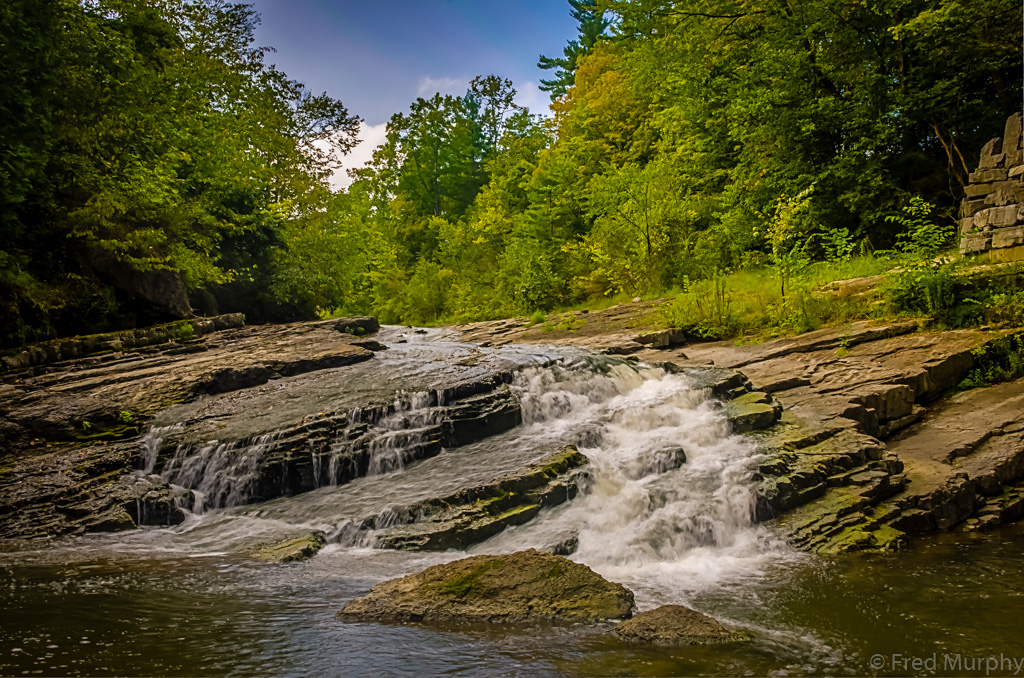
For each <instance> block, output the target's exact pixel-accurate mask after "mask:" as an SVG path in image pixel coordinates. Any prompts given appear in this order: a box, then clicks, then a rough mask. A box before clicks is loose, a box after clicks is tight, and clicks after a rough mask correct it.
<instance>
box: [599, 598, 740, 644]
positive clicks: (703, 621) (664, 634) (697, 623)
mask: <svg viewBox="0 0 1024 678" xmlns="http://www.w3.org/2000/svg"><path fill="white" fill-rule="evenodd" d="M615 633H616V634H617V635H618V636H619V637H620V638H622V639H623V640H627V641H629V642H631V643H645V644H650V645H665V646H678V645H717V644H720V643H734V642H741V641H746V640H750V639H751V636H750V634H749V633H747V632H746V631H730V630H728V629H726V628H724V627H723V626H722V625H721V624H720V623H718V621H717V620H715V619H712V618H711V617H709V616H707V615H705V614H701V613H700V612H697V611H696V610H691V609H690V608H688V607H684V606H682V605H663V606H661V607H659V608H657V609H654V610H649V611H647V612H641V613H640V614H638V615H636V616H635V617H633V618H632V619H628V620H626V621H624V622H622V623H620V624H619V625H618V626H616V627H615Z"/></svg>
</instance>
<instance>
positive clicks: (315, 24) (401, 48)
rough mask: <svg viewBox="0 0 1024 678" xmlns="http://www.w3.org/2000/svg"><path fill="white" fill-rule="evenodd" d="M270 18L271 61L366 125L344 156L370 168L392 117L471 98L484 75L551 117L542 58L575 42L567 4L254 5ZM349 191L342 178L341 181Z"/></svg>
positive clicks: (536, 0)
mask: <svg viewBox="0 0 1024 678" xmlns="http://www.w3.org/2000/svg"><path fill="white" fill-rule="evenodd" d="M249 2H251V3H252V4H253V5H254V6H255V8H256V11H257V12H259V13H260V15H261V17H262V23H261V24H260V26H259V28H258V29H257V31H256V42H257V44H259V45H260V46H267V47H273V48H274V49H276V50H277V51H276V53H274V54H270V55H268V56H267V60H268V61H269V62H271V63H275V64H277V66H278V67H279V68H280V69H281V70H282V71H284V72H285V73H287V74H288V75H289V77H291V78H294V79H296V80H300V81H302V82H304V83H305V84H306V86H307V87H308V88H309V89H310V90H311V91H313V92H314V93H320V92H327V93H328V94H330V95H331V96H332V97H334V98H336V99H340V100H341V101H342V102H343V103H344V104H345V106H346V107H348V110H349V112H350V113H352V114H355V115H358V116H359V117H360V118H362V119H363V124H362V125H361V126H360V135H359V136H360V138H361V139H362V140H363V141H362V143H360V144H359V145H358V146H357V147H356V148H355V150H353V151H352V153H351V154H350V155H349V156H348V157H347V158H346V160H345V166H346V167H356V166H360V165H362V164H363V163H364V162H365V161H367V160H369V159H370V156H371V155H372V153H373V149H374V148H375V147H376V146H377V145H378V144H379V143H381V142H382V141H383V140H384V130H385V126H386V124H387V121H388V119H389V118H390V117H391V115H392V114H394V113H398V112H403V111H407V110H408V108H409V105H410V104H411V103H412V102H413V101H415V99H416V98H417V97H420V96H422V97H430V96H433V94H434V93H435V92H441V93H442V94H458V95H461V94H464V93H465V91H466V88H467V87H468V85H469V81H470V80H471V79H472V78H473V77H474V76H477V75H491V74H494V75H498V76H501V77H504V78H509V79H510V80H512V82H513V85H514V87H515V88H516V90H517V91H518V97H517V103H519V104H520V105H524V106H527V107H528V108H529V109H530V110H531V111H532V112H535V113H543V112H544V111H545V110H546V107H547V104H548V101H549V99H548V95H547V93H546V92H542V91H540V90H539V89H538V87H537V85H538V83H539V80H540V79H541V78H542V77H543V78H548V77H551V75H552V74H551V73H550V72H548V71H542V70H541V69H539V68H537V58H538V56H539V55H541V54H545V55H548V56H561V54H562V49H563V47H565V43H566V42H567V41H568V40H570V39H572V38H574V37H575V35H576V23H575V21H574V20H573V18H572V17H571V16H570V15H569V4H568V2H565V0H249ZM332 183H334V184H335V185H336V186H343V185H346V184H347V183H348V181H347V178H346V177H345V175H344V173H339V174H337V175H336V176H335V181H333V182H332Z"/></svg>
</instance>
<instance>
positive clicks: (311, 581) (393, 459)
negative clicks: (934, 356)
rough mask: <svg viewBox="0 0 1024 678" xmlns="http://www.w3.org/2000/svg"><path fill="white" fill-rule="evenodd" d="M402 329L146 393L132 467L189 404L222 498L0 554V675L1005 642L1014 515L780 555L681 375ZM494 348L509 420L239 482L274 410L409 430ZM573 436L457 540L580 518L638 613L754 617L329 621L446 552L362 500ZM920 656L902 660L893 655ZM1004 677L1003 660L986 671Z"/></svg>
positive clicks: (362, 671) (803, 652) (830, 655)
mask: <svg viewBox="0 0 1024 678" xmlns="http://www.w3.org/2000/svg"><path fill="white" fill-rule="evenodd" d="M400 334H403V332H402V331H401V330H397V329H389V330H386V331H385V333H383V334H382V336H383V338H382V341H384V342H385V343H388V344H390V345H391V346H392V348H391V349H390V350H389V351H388V352H386V353H385V354H383V355H386V356H387V357H386V358H385V357H383V355H382V357H381V359H380V360H378V361H377V363H376V364H375V365H371V364H370V363H364V364H363V365H362V366H353V367H349V368H343V369H342V370H325V371H321V372H319V373H316V375H315V376H313V377H310V376H306V377H302V378H293V379H291V380H280V381H281V382H282V383H277V384H272V385H271V386H270V387H268V388H267V389H265V391H264V392H263V393H255V394H249V395H248V396H247V398H248V400H246V401H245V402H244V403H241V406H239V403H238V402H237V401H232V400H231V398H233V397H237V396H222V397H220V398H211V399H206V400H204V401H202V402H199V403H196V404H192V405H189V406H185V407H184V408H180V409H179V410H177V411H175V412H171V413H168V414H167V415H165V416H164V417H163V418H162V419H163V420H162V421H160V422H158V423H159V424H160V427H158V428H157V429H155V431H154V435H152V436H150V437H149V439H148V440H147V444H148V446H149V448H148V451H147V452H144V453H142V454H141V456H142V458H143V462H142V463H143V465H144V466H148V467H149V468H145V469H141V470H140V473H145V472H149V471H152V470H153V460H154V459H155V453H156V451H157V448H158V447H159V445H160V442H159V438H160V435H162V434H164V433H166V432H169V431H171V430H172V428H171V427H173V426H175V424H177V425H178V426H179V427H180V426H182V425H184V422H192V421H195V422H200V425H199V426H196V427H194V429H195V430H190V432H189V434H188V435H189V436H191V443H188V444H190V445H192V447H190V448H188V449H190V450H193V451H194V452H195V453H196V454H198V453H200V452H201V453H202V454H205V455H206V456H205V457H203V459H204V461H203V462H202V464H199V463H198V462H196V463H193V464H192V465H191V466H189V467H188V469H189V470H188V472H187V473H184V472H183V469H184V468H185V466H184V458H186V457H189V455H183V454H181V453H180V451H181V449H185V447H182V448H179V456H182V457H183V461H182V463H181V464H178V465H175V464H168V465H166V467H165V469H164V471H163V472H164V473H165V474H166V477H167V478H168V479H170V480H172V481H174V482H180V483H182V484H186V485H188V486H189V487H192V488H194V489H201V491H203V492H204V493H205V496H206V497H208V498H209V497H213V496H216V497H218V498H219V499H217V500H216V501H212V500H211V501H208V502H202V503H200V505H199V506H197V512H196V513H195V514H193V515H191V516H190V517H189V518H188V520H186V522H185V523H183V524H182V525H179V526H175V527H171V528H143V529H139V530H136V531H133V532H129V533H121V534H116V535H92V536H88V537H83V538H77V539H71V540H65V541H61V542H58V543H55V544H47V545H45V546H43V547H33V548H20V549H18V550H13V551H12V550H8V551H7V552H4V553H0V571H2V572H3V580H2V581H3V584H0V586H2V589H0V590H2V591H3V594H2V596H0V603H2V609H0V673H3V674H4V675H225V674H232V675H275V676H276V675H367V676H370V675H374V676H375V675H424V674H429V675H436V674H472V675H480V674H484V675H507V674H513V675H516V674H518V675H531V676H532V675H651V676H654V675H693V674H704V675H709V674H711V675H764V674H773V675H805V674H814V673H816V674H836V675H862V674H868V673H870V674H875V673H881V674H887V673H895V674H903V673H922V672H927V671H928V668H929V667H930V666H932V665H935V669H936V671H935V672H936V673H939V674H957V675H983V674H984V670H982V671H981V672H979V671H978V670H977V667H978V664H977V663H976V659H977V658H987V657H989V656H992V655H995V656H998V655H1000V653H1001V654H1003V655H1005V656H1006V657H1014V658H1017V659H1020V658H1022V657H1024V645H1022V644H1021V641H1020V640H1019V622H1018V621H1017V620H1020V619H1024V568H1021V567H1020V566H1019V563H1020V557H1021V547H1022V546H1024V532H1022V530H1021V529H1020V528H1016V527H1015V528H1006V529H1004V530H1002V531H997V532H992V533H988V534H985V535H977V534H963V533H959V534H958V533H953V534H948V535H943V536H941V537H936V538H933V539H928V540H921V541H919V542H918V543H917V544H916V545H915V546H914V547H913V548H911V549H908V550H906V551H904V552H902V553H898V554H894V555H886V556H879V555H869V556H854V557H849V558H843V559H838V560H824V559H821V558H816V557H811V556H808V555H806V554H800V553H797V552H795V551H794V550H792V549H791V548H789V547H788V546H787V545H786V544H785V542H784V541H783V540H782V539H780V537H779V536H778V535H777V534H775V533H774V532H773V531H772V530H771V529H769V528H767V527H764V526H759V525H755V524H753V522H752V520H751V515H752V494H751V485H752V475H753V470H754V469H755V468H756V464H757V461H758V459H759V453H758V450H757V449H756V447H755V446H754V444H753V443H752V442H751V441H750V439H748V438H744V437H741V436H735V435H731V434H730V432H729V429H728V425H727V423H726V422H725V420H724V417H723V415H722V411H721V407H720V405H719V404H718V403H716V402H715V401H714V400H713V399H712V398H711V397H710V395H709V394H708V393H707V392H705V391H704V390H701V389H699V388H696V387H695V384H694V383H693V382H692V381H691V380H690V378H689V377H687V376H684V375H675V374H666V373H665V372H664V371H663V370H661V369H659V368H656V367H647V366H637V365H632V364H630V363H628V362H625V361H621V360H616V359H608V358H601V357H596V356H590V355H587V354H585V353H582V352H579V351H571V350H555V349H548V348H543V347H533V348H530V347H526V348H523V347H520V348H516V349H493V350H489V349H479V348H477V347H473V346H469V345H465V344H458V343H456V342H453V341H452V340H451V339H450V338H448V337H446V336H445V335H444V334H442V333H438V332H432V333H430V334H428V335H425V336H420V335H412V334H411V333H409V334H408V335H406V337H403V338H406V341H407V342H408V343H406V344H397V343H393V342H396V341H397V338H398V336H399V335H400ZM389 340H390V341H389ZM469 358H472V359H469ZM372 362H373V361H371V363H372ZM382 362H383V363H384V364H383V365H382V364H381V363H382ZM510 365H511V366H512V367H514V369H515V370H516V374H515V377H514V379H513V381H512V383H511V385H510V388H511V389H512V390H513V392H514V393H515V395H516V396H517V398H518V399H519V401H520V403H521V405H522V410H523V420H524V421H523V424H522V425H521V426H518V427H516V428H514V429H512V430H510V431H507V432H505V433H502V434H499V435H496V436H493V437H491V438H488V439H486V440H483V441H480V442H477V443H473V444H470V445H465V446H462V447H457V448H453V449H448V450H444V451H443V452H442V453H441V454H439V455H437V456H436V457H433V458H430V459H426V460H424V461H420V462H415V463H409V464H404V463H403V462H402V459H403V457H402V455H401V454H400V449H399V448H400V447H401V445H402V444H403V443H390V444H386V445H385V444H382V445H381V446H380V451H381V455H382V457H381V459H382V461H381V463H379V464H377V465H376V466H372V467H371V468H372V469H373V470H374V471H376V473H375V474H374V475H371V476H369V477H366V478H361V479H358V480H356V481H353V482H351V483H348V484H345V485H341V486H333V485H330V484H328V485H325V486H324V487H320V488H319V489H316V490H314V491H311V492H307V493H304V494H300V495H297V496H294V497H286V498H280V499H275V500H272V501H269V502H264V503H261V504H247V503H246V502H245V497H244V492H241V491H239V490H238V488H240V487H244V486H245V481H246V475H245V474H246V472H247V470H246V469H247V468H248V467H249V466H251V465H252V463H253V462H252V461H251V460H252V459H255V458H257V457H258V456H259V454H261V453H262V452H261V451H262V450H264V449H265V448H266V447H268V446H269V445H270V442H271V438H272V437H273V433H272V432H268V431H272V430H273V427H274V426H278V425H283V424H284V423H285V422H287V421H288V420H289V418H294V417H295V416H297V415H299V414H302V413H303V412H314V411H322V410H324V409H330V408H331V407H334V408H335V409H337V408H338V407H341V406H342V405H344V406H355V403H357V402H364V403H365V402H370V401H372V400H373V398H376V399H378V400H381V399H383V400H387V399H388V398H395V399H397V400H398V401H400V406H398V407H396V408H395V416H394V417H392V419H390V420H388V421H385V422H383V423H382V424H381V428H382V430H384V431H385V433H384V434H382V436H383V437H384V438H383V439H387V440H391V441H393V440H405V441H406V442H408V440H407V439H405V438H394V436H392V435H391V434H390V433H387V431H388V430H391V431H392V433H393V432H394V431H396V430H401V429H402V427H403V426H406V427H413V428H415V427H417V426H420V425H423V424H424V421H425V420H426V419H429V418H430V417H431V416H432V415H431V414H430V410H429V407H428V403H429V401H430V398H426V397H424V395H423V394H424V393H425V391H422V390H419V391H418V390H417V389H416V385H417V384H418V385H420V386H422V385H424V384H429V383H432V381H434V380H437V379H439V378H440V377H439V376H438V375H440V374H442V373H443V374H444V375H445V377H444V378H445V379H446V380H450V379H452V378H453V373H458V372H459V371H460V370H462V371H464V372H465V371H469V372H471V373H472V374H470V375H469V376H468V377H467V378H472V377H478V376H479V373H478V371H479V370H484V369H486V368H488V366H489V367H490V368H492V369H507V368H508V366H510ZM354 368H358V369H354ZM385 368H387V370H388V371H389V372H388V373H390V374H393V375H395V376H393V377H392V378H391V379H393V381H389V378H386V377H384V372H383V371H382V370H385ZM374 370H376V372H375V371H374ZM353 375H356V376H357V377H359V376H360V375H361V378H362V379H363V381H362V382H360V381H358V380H354V377H353ZM463 376H466V375H463ZM455 378H459V375H458V374H456V375H455ZM353 393H358V394H360V398H361V399H354V396H353ZM232 403H233V404H232ZM339 403H341V404H340V405H339ZM271 411H276V413H275V414H270V412H271ZM211 412H214V413H216V416H215V420H216V421H217V422H219V423H218V428H219V429H220V430H222V431H223V430H228V431H232V432H235V431H244V432H247V433H251V434H252V435H251V437H250V438H249V443H248V445H246V446H241V447H239V446H237V445H223V444H220V443H219V442H218V441H217V440H215V439H213V438H211V437H210V434H211V431H212V429H209V428H207V429H204V428H203V424H202V422H206V421H209V420H210V419H211V417H210V416H208V415H209V413H211ZM254 412H255V413H260V416H259V417H254V416H253V413H254ZM268 427H269V428H268ZM178 433H180V430H179V431H178ZM268 436H269V437H268ZM569 443H572V444H576V445H577V446H578V447H579V449H580V450H581V451H582V452H583V453H584V454H586V455H587V456H588V458H590V460H591V480H590V482H589V484H588V486H587V487H586V488H585V491H584V492H582V493H581V494H580V496H578V497H577V498H576V499H574V500H573V501H571V502H569V503H567V504H564V505H562V506H560V507H556V508H554V509H551V510H547V511H545V512H542V514H541V515H540V516H538V517H537V518H536V519H535V520H533V521H532V522H530V523H528V524H526V525H523V526H519V527H515V528H511V529H509V530H506V531H505V532H503V533H501V534H499V535H497V536H496V537H494V538H492V539H490V540H488V541H485V542H483V543H481V544H478V545H476V546H474V547H472V548H470V549H469V553H471V554H472V553H503V552H511V551H515V550H520V549H524V548H531V547H536V548H545V547H549V546H551V545H553V544H555V543H558V542H560V541H563V540H565V539H566V538H569V537H575V538H576V539H577V540H578V544H579V546H578V549H577V550H576V552H575V553H574V554H573V555H572V556H571V558H573V559H574V560H576V561H578V562H581V563H584V564H586V565H588V566H590V567H591V568H593V569H594V570H595V571H597V572H599V573H600V574H602V575H603V576H605V577H606V578H608V579H610V580H612V581H617V582H620V583H622V584H624V585H626V586H627V587H628V588H630V589H631V590H632V591H633V592H634V593H635V594H636V600H637V604H638V607H639V608H640V609H641V610H644V609H650V608H653V607H656V606H658V605H661V604H666V603H681V604H686V605H688V606H691V607H693V608H695V609H698V610H700V611H702V612H705V613H707V614H710V615H712V616H714V617H716V618H718V619H720V620H721V621H722V622H723V623H725V624H726V625H728V626H735V627H742V628H746V629H748V630H750V631H751V632H752V633H753V634H754V637H755V640H754V641H752V642H750V643H743V644H732V645H725V646H717V647H706V648H677V649H641V648H637V647H634V646H629V645H625V644H622V643H620V642H618V641H617V640H616V639H615V637H614V635H613V634H611V633H610V630H611V628H612V626H611V625H607V624H606V625H597V626H592V627H571V628H559V627H554V628H552V627H537V628H515V629H509V628H452V629H437V628H430V627H426V626H419V625H382V624H376V623H351V622H341V621H338V620H336V619H335V617H334V614H335V612H337V611H338V610H339V609H340V608H341V607H342V606H343V605H344V603H345V602H346V601H348V600H350V599H352V598H353V597H356V596H359V595H362V594H364V593H366V592H367V591H368V590H369V589H370V588H371V587H372V586H373V585H374V584H375V583H377V582H379V581H382V580H384V579H388V578H391V577H395V576H400V575H404V574H408V573H410V572H415V571H418V570H421V569H423V568H424V567H426V566H429V565H431V564H435V563H438V562H444V561H447V560H453V559H457V558H461V557H465V556H466V555H467V553H466V552H446V553H436V554H423V553H407V552H397V551H389V550H384V549H378V548H374V534H373V532H372V531H365V530H363V531H358V530H356V529H355V526H356V525H358V524H359V523H361V522H362V521H363V520H364V519H365V518H367V517H372V516H384V515H388V512H389V511H392V510H393V509H394V508H396V507H399V506H403V505H408V504H410V503H413V502H415V501H418V500H421V499H425V498H428V497H431V496H441V495H444V494H448V493H449V492H452V491H455V490H458V489H460V488H464V487H470V486H473V485H478V484H480V483H482V482H486V481H488V480H493V479H494V478H496V477H500V476H501V475H504V474H507V473H509V472H514V471H516V470H518V469H522V468H524V467H526V466H528V465H529V464H530V463H533V462H535V461H537V460H539V459H540V458H542V457H544V456H546V455H547V454H550V453H551V452H553V451H556V450H557V449H559V448H560V447H561V446H562V445H565V444H569ZM183 445H185V444H184V443H183ZM396 449H397V450H398V452H397V453H396ZM193 456H195V455H193ZM199 456H201V455H199ZM247 460H248V461H247ZM385 462H386V463H385ZM214 475H215V476H216V478H214V477H213V476H214ZM225 478H230V479H231V480H230V482H227V481H225V480H224V479H225ZM218 483H219V484H218ZM307 529H321V530H324V531H325V532H326V533H327V534H328V535H329V540H330V543H329V544H328V546H327V547H325V549H324V550H323V551H322V552H321V553H320V554H319V555H317V556H316V557H314V558H313V559H311V560H309V561H306V562H302V563H294V564H287V565H280V564H264V563H258V562H253V561H251V560H249V559H247V558H245V557H244V556H243V555H241V551H242V550H243V549H244V548H245V547H246V546H248V545H251V544H253V543H256V542H260V541H267V540H271V539H279V538H284V537H288V536H291V535H294V534H297V533H301V532H302V531H304V530H307ZM875 655H879V656H881V658H882V659H881V661H879V659H878V658H877V657H875ZM915 658H917V659H920V660H921V662H922V663H921V665H920V666H921V667H922V668H921V669H920V670H917V671H915V670H914V665H913V664H912V663H911V664H907V663H906V662H908V661H910V662H912V661H913V659H915ZM957 658H959V659H957ZM929 661H932V662H933V664H929V663H928V662H929ZM955 661H959V662H960V663H953V664H950V662H955ZM901 662H903V663H901ZM969 662H970V663H969ZM1005 666H1006V665H1005V664H1003V665H1002V667H1003V668H1005ZM943 669H945V670H943ZM1006 673H1009V674H1012V673H1013V670H1009V671H1002V672H1000V671H995V672H990V674H991V675H1004V674H1006ZM1021 675H1024V671H1022V672H1021Z"/></svg>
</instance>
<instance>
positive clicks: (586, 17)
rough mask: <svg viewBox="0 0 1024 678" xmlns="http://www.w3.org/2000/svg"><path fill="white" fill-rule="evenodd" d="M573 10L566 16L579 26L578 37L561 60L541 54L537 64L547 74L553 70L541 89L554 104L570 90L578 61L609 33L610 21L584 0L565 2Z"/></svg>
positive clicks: (570, 44)
mask: <svg viewBox="0 0 1024 678" xmlns="http://www.w3.org/2000/svg"><path fill="white" fill-rule="evenodd" d="M568 1H569V5H570V7H571V8H572V9H570V10H569V13H570V14H572V18H573V19H575V20H576V23H577V24H579V26H578V29H577V30H578V31H579V37H578V39H576V40H570V41H569V43H568V44H567V45H566V46H565V48H564V49H563V50H562V56H561V57H547V56H544V55H543V54H542V55H541V56H540V60H539V61H538V62H537V66H538V67H539V68H542V69H544V70H546V71H549V70H554V71H555V73H554V76H555V77H553V78H552V79H550V80H541V81H540V88H541V90H543V91H545V92H550V93H551V100H552V101H555V100H557V99H559V98H560V97H562V96H565V93H566V92H567V91H568V90H569V88H570V87H572V85H573V83H574V81H575V72H576V64H577V62H578V60H579V58H580V57H581V56H583V55H585V54H590V52H591V50H593V49H594V45H596V44H597V41H598V39H599V38H600V37H601V36H602V35H604V32H605V31H606V30H608V26H609V25H610V22H609V20H608V19H607V18H605V15H604V12H603V11H602V10H600V9H598V8H596V7H595V6H594V5H593V4H591V3H590V2H587V1H586V0H568Z"/></svg>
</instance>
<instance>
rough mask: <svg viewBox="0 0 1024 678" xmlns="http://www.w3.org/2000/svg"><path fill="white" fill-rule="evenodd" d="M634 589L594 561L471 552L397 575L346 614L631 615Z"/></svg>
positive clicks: (436, 617)
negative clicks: (589, 564)
mask: <svg viewBox="0 0 1024 678" xmlns="http://www.w3.org/2000/svg"><path fill="white" fill-rule="evenodd" d="M632 611H633V594H632V592H630V591H629V590H628V589H626V587H624V586H622V585H621V584H614V583H611V582H609V581H607V580H606V579H604V578H603V577H601V576H600V575H599V574H597V573H595V572H594V571H593V570H591V569H590V568H589V567H587V566H585V565H580V564H578V563H574V562H573V561H571V560H569V559H567V558H563V557H562V556H556V555H552V554H550V553H542V552H540V551H537V550H534V549H530V550H528V551H519V552H517V553H512V554H509V555H500V556H490V555H487V556H473V557H470V558H465V559H463V560H457V561H455V562H452V563H446V564H444V565H435V566H433V567H428V568H427V569H426V570H423V571H422V572H419V573H417V574H412V575H409V576H407V577H402V578H401V579H392V580H390V581H386V582H383V583H380V584H377V585H376V586H374V587H373V589H372V590H371V591H370V593H369V594H367V595H365V596H363V597H362V598H356V599H355V600H353V601H351V602H349V603H348V604H347V605H346V606H345V607H344V608H343V609H342V610H341V612H339V613H338V617H339V618H341V619H348V620H353V621H357V620H375V621H382V622H436V623H448V624H451V623H454V624H459V623H481V622H484V623H501V624H510V623H531V622H546V623H566V624H572V623H581V622H596V621H605V620H614V619H627V618H629V616H630V615H631V614H632Z"/></svg>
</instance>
